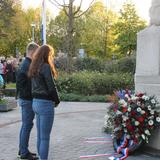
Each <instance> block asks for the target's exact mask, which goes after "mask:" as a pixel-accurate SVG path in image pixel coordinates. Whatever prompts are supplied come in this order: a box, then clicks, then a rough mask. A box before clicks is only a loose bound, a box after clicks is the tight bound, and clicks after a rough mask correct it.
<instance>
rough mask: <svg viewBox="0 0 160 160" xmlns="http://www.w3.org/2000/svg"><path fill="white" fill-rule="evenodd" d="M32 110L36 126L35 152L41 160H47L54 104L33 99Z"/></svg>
mask: <svg viewBox="0 0 160 160" xmlns="http://www.w3.org/2000/svg"><path fill="white" fill-rule="evenodd" d="M33 110H34V112H35V115H36V124H37V151H38V154H39V156H40V159H41V160H47V159H48V151H49V142H50V133H51V130H52V125H53V121H54V103H53V102H52V101H50V100H44V99H33Z"/></svg>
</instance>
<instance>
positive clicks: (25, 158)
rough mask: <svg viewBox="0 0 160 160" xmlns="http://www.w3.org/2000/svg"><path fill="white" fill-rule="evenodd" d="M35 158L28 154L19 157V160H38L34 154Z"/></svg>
mask: <svg viewBox="0 0 160 160" xmlns="http://www.w3.org/2000/svg"><path fill="white" fill-rule="evenodd" d="M34 155H35V156H33V155H32V154H31V153H30V152H29V153H28V154H27V155H25V156H20V157H19V160H38V159H39V158H38V157H37V156H36V154H34Z"/></svg>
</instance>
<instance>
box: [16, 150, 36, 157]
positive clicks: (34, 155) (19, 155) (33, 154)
mask: <svg viewBox="0 0 160 160" xmlns="http://www.w3.org/2000/svg"><path fill="white" fill-rule="evenodd" d="M29 153H30V154H31V155H32V156H33V157H36V156H37V154H36V153H32V152H30V151H29ZM17 157H18V158H20V157H21V154H20V151H18V155H17Z"/></svg>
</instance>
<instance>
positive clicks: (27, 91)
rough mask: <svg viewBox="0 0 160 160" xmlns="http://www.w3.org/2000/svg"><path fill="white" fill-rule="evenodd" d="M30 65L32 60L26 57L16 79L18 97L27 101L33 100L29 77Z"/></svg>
mask: <svg viewBox="0 0 160 160" xmlns="http://www.w3.org/2000/svg"><path fill="white" fill-rule="evenodd" d="M30 64H31V59H30V58H28V57H26V58H25V60H24V61H23V62H22V64H21V66H20V67H19V69H18V73H17V78H16V95H17V97H18V98H21V99H25V100H32V93H31V80H30V79H29V78H28V76H27V74H28V70H29V66H30Z"/></svg>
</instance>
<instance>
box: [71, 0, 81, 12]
mask: <svg viewBox="0 0 160 160" xmlns="http://www.w3.org/2000/svg"><path fill="white" fill-rule="evenodd" d="M82 1H83V0H81V2H80V4H79V7H78V8H77V10H76V11H75V12H74V13H73V14H74V15H76V14H77V13H78V12H79V11H80V9H81V7H82Z"/></svg>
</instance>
